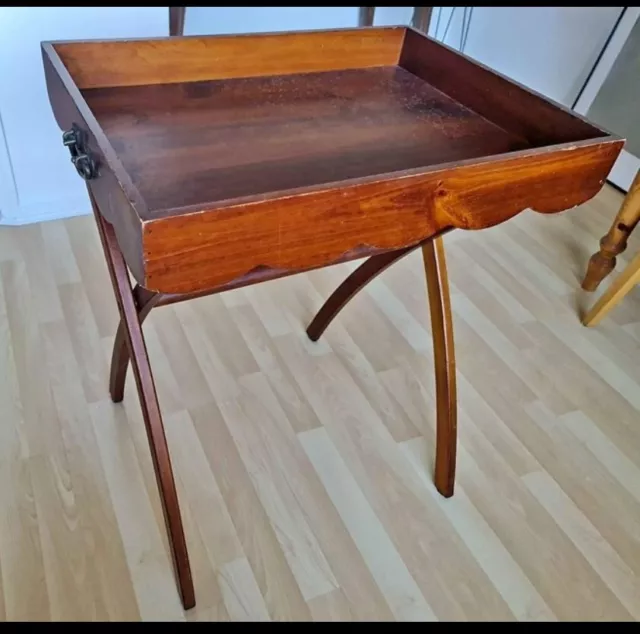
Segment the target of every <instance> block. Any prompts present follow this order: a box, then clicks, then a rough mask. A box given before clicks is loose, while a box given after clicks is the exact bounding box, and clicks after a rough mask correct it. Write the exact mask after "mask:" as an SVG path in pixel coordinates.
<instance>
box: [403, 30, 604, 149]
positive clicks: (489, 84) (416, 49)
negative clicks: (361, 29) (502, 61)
mask: <svg viewBox="0 0 640 634" xmlns="http://www.w3.org/2000/svg"><path fill="white" fill-rule="evenodd" d="M399 64H400V66H402V67H403V68H405V69H406V70H408V71H409V72H411V73H413V74H414V75H417V76H418V77H420V78H422V79H424V80H426V81H428V82H429V83H431V84H432V85H433V86H435V87H436V88H438V89H439V90H441V91H442V92H444V93H445V94H447V95H449V96H450V97H452V98H453V99H455V100H456V101H458V102H459V103H461V104H463V105H464V106H467V107H468V108H471V110H473V111H475V112H476V113H478V114H479V115H481V116H483V117H485V118H486V119H488V120H489V121H492V122H493V123H495V124H497V125H499V126H500V127H502V128H504V129H506V130H509V131H510V132H513V133H515V134H518V135H520V136H522V137H524V138H525V139H527V141H529V142H530V143H531V144H533V145H536V146H542V145H552V144H556V143H567V142H571V141H580V140H585V139H594V138H598V137H603V136H608V133H607V132H605V131H602V130H600V129H599V128H597V127H595V126H593V125H591V124H589V123H588V122H587V121H585V120H583V119H582V118H580V117H578V116H575V115H573V114H572V113H570V112H569V111H568V110H566V109H564V108H563V107H562V106H560V105H559V104H553V103H551V102H550V101H548V100H546V99H545V98H544V97H542V96H541V95H537V94H535V93H534V92H532V91H530V90H529V89H527V88H525V87H524V86H521V85H519V84H517V83H516V82H513V81H511V80H509V79H507V78H506V77H503V76H501V75H499V74H498V73H496V72H494V71H492V70H491V69H489V68H487V67H486V66H484V65H482V64H479V63H478V62H475V61H473V60H472V59H470V58H468V57H466V56H464V55H462V54H460V53H458V52H457V51H454V50H453V49H449V48H448V47H446V46H444V45H442V44H440V43H438V42H436V41H434V40H432V39H430V38H429V37H427V36H425V35H423V34H421V33H418V32H416V31H413V30H410V29H409V30H407V34H406V37H405V40H404V44H403V48H402V52H401V54H400V61H399Z"/></svg>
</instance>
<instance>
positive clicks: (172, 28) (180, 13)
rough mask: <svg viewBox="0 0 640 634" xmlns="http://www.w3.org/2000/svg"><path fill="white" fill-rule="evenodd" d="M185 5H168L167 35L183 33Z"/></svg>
mask: <svg viewBox="0 0 640 634" xmlns="http://www.w3.org/2000/svg"><path fill="white" fill-rule="evenodd" d="M186 10H187V7H169V35H171V36H176V35H183V34H184V18H185V13H186Z"/></svg>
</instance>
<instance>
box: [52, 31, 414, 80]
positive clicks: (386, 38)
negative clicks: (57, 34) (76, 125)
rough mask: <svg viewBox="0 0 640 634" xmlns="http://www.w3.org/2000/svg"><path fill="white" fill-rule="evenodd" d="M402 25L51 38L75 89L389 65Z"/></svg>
mask: <svg viewBox="0 0 640 634" xmlns="http://www.w3.org/2000/svg"><path fill="white" fill-rule="evenodd" d="M404 34H405V29H404V28H399V27H394V28H368V29H338V30H333V31H309V32H295V33H293V32H289V33H287V32H285V33H277V34H250V35H244V34H243V35H233V36H226V35H225V36H209V37H172V38H159V39H145V40H112V41H87V42H68V43H65V42H57V43H54V46H55V49H56V51H57V52H58V54H59V55H60V58H61V59H62V61H63V62H64V64H65V66H66V67H67V69H68V70H69V72H70V73H71V76H72V77H73V79H74V81H75V82H76V85H77V86H78V87H79V88H81V89H86V88H106V87H113V86H140V85H144V84H168V83H176V82H194V81H205V80H211V79H231V78H237V77H261V76H265V75H289V74H294V73H308V72H316V71H328V70H344V69H349V68H368V67H373V66H389V65H395V64H397V62H398V59H399V56H400V49H401V46H402V41H403V38H404Z"/></svg>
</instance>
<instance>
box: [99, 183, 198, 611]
mask: <svg viewBox="0 0 640 634" xmlns="http://www.w3.org/2000/svg"><path fill="white" fill-rule="evenodd" d="M89 196H90V198H91V204H92V207H93V213H94V216H95V219H96V224H97V226H98V232H99V234H100V240H101V242H102V248H103V250H104V255H105V259H106V261H107V267H108V269H109V275H110V276H111V283H112V285H113V290H114V293H115V296H116V301H117V303H118V310H119V312H120V319H121V321H122V323H123V325H124V328H123V332H124V338H125V340H126V343H127V347H128V349H129V355H130V357H131V359H132V365H133V374H134V377H135V380H136V386H137V388H138V395H139V397H140V407H141V409H142V416H143V419H144V424H145V428H146V430H147V437H148V439H149V448H150V450H151V457H152V459H153V469H154V471H155V475H156V481H157V483H158V490H159V493H160V501H161V502H162V511H163V514H164V520H165V524H166V528H167V533H168V535H169V547H170V550H171V555H172V557H173V564H174V569H175V573H176V577H177V581H178V588H179V590H180V598H181V600H182V604H183V605H184V607H185V609H190V608H192V607H193V606H194V605H195V603H196V598H195V592H194V588H193V580H192V578H191V567H190V565H189V554H188V552H187V544H186V541H185V538H184V531H183V528H182V517H181V515H180V506H179V504H178V494H177V491H176V486H175V482H174V479H173V470H172V469H171V459H170V457H169V448H168V446H167V439H166V436H165V433H164V425H163V423H162V417H161V415H160V407H159V405H158V397H157V395H156V388H155V385H154V382H153V375H152V373H151V366H150V365H149V357H148V355H147V348H146V345H145V342H144V337H143V334H142V327H141V325H140V322H139V321H138V314H137V310H136V305H135V302H134V299H133V294H132V292H131V283H130V281H129V274H128V273H127V267H126V264H125V261H124V258H123V256H122V253H121V252H120V249H119V247H118V242H117V239H116V235H115V232H114V231H113V228H112V227H111V225H110V224H109V223H108V222H107V221H106V220H105V219H104V218H103V217H102V215H101V214H100V211H99V210H98V207H97V204H96V201H95V199H94V198H93V196H92V195H91V192H89Z"/></svg>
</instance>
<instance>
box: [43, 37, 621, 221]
mask: <svg viewBox="0 0 640 634" xmlns="http://www.w3.org/2000/svg"><path fill="white" fill-rule="evenodd" d="M364 29H366V30H369V31H371V30H374V31H381V32H384V31H390V30H391V31H393V30H402V31H403V32H404V35H405V36H406V33H407V32H408V31H412V32H414V33H416V34H417V35H419V36H420V37H423V38H426V39H428V40H430V41H432V42H434V43H435V44H436V45H438V46H440V47H443V48H445V49H447V50H449V51H451V52H453V53H454V54H456V55H458V56H460V57H462V58H464V59H466V60H468V61H469V62H471V63H472V64H474V65H475V66H477V67H479V68H481V69H483V70H485V71H487V72H489V73H491V74H493V75H495V76H497V77H500V78H501V79H503V80H504V81H506V82H508V83H510V84H512V85H513V86H515V87H516V88H518V89H519V90H522V91H524V92H527V93H529V94H531V95H533V96H535V97H536V98H537V99H540V100H542V101H544V102H547V103H548V104H549V105H551V106H553V107H554V108H556V109H559V110H561V111H563V112H565V113H566V114H568V115H570V116H571V117H573V118H575V119H578V120H581V121H583V122H585V123H587V124H588V125H589V126H591V127H592V128H594V129H595V130H598V131H599V132H601V133H602V134H601V135H598V136H595V137H593V138H590V139H582V140H579V141H570V142H564V143H552V144H549V145H544V146H538V147H532V148H525V149H523V150H516V151H513V152H502V153H498V154H490V155H487V156H482V157H476V158H470V159H464V160H458V161H451V162H446V163H437V164H432V165H426V166H420V167H415V168H411V169H406V170H396V171H390V172H384V173H380V174H371V175H367V176H361V177H354V178H348V179H341V180H337V181H330V182H325V183H317V184H313V185H306V186H303V187H297V188H293V189H284V190H271V191H268V192H262V193H260V194H251V195H248V196H238V197H233V198H226V199H218V200H213V201H202V202H199V203H193V204H190V205H183V206H178V207H166V208H163V207H153V208H149V206H148V205H147V203H146V200H145V199H144V197H143V196H142V194H141V193H140V191H139V189H138V187H137V186H136V185H135V183H134V181H133V180H132V179H131V177H130V175H129V173H128V172H127V170H126V169H125V167H124V165H123V164H122V161H121V160H120V158H119V157H118V154H117V152H116V151H115V149H114V148H113V146H112V145H111V142H110V141H109V139H108V137H107V135H106V133H105V132H104V130H103V129H102V126H101V125H100V123H99V121H98V120H97V119H96V117H95V116H94V114H93V111H92V110H91V108H90V107H89V105H88V104H87V102H86V101H85V99H84V96H83V95H82V92H81V90H80V89H79V88H78V86H77V85H76V83H75V81H74V79H73V77H72V76H71V74H70V73H69V71H68V70H67V67H66V65H65V64H64V62H63V61H62V59H61V58H60V56H59V55H58V52H57V50H56V46H57V45H73V44H86V43H92V44H101V43H118V42H122V43H131V42H171V41H175V40H176V39H179V38H182V39H194V40H197V39H207V40H217V39H231V38H234V39H236V38H243V37H265V38H268V37H274V36H278V37H282V36H296V35H308V34H314V33H316V34H321V33H333V32H337V33H345V32H353V34H354V37H355V36H356V35H357V33H359V32H362V31H363V30H364ZM41 48H42V51H43V52H44V53H46V54H47V56H48V57H49V58H50V60H51V61H52V62H56V63H55V65H56V66H57V65H58V64H59V65H60V66H61V68H62V69H63V70H64V73H63V74H62V75H61V79H62V81H63V82H64V83H65V85H66V87H67V89H68V90H70V92H71V93H72V95H73V97H74V101H75V102H76V104H77V105H78V107H79V108H80V106H82V108H80V109H81V110H83V111H84V112H82V114H83V116H84V117H85V120H86V121H87V124H89V125H90V126H92V127H94V128H95V130H96V131H97V130H99V131H100V134H99V135H96V142H97V143H98V144H99V145H100V149H101V150H102V152H103V155H104V157H105V160H106V161H107V164H108V165H109V167H110V168H111V169H112V171H113V173H114V175H115V176H116V178H117V180H118V181H119V183H120V185H121V187H122V188H123V190H124V193H125V195H126V196H127V198H128V199H129V201H130V203H131V204H132V206H133V208H134V209H135V210H136V213H137V214H138V216H139V218H140V220H141V221H142V223H143V224H145V223H150V222H154V221H156V220H161V219H163V218H166V217H172V216H187V215H192V214H201V213H203V212H207V211H214V210H217V209H224V208H227V207H235V206H240V205H242V206H247V205H251V204H259V203H262V202H265V201H267V200H278V199H287V198H292V197H302V196H305V195H310V194H316V193H318V192H322V191H329V190H332V189H338V188H340V189H346V188H351V187H356V186H360V185H365V184H368V183H375V182H385V181H397V180H400V179H404V178H411V177H417V176H421V175H426V174H434V173H438V172H441V171H446V170H450V169H453V168H463V167H470V166H474V165H484V164H491V163H495V162H499V161H509V160H517V159H519V158H524V157H528V156H532V155H533V156H535V155H540V154H545V153H549V152H562V151H571V150H575V149H578V148H582V147H589V146H594V145H598V146H601V145H605V144H610V143H622V144H624V142H625V141H626V139H625V138H623V137H621V136H619V135H617V134H615V133H613V132H611V131H609V130H607V129H605V128H603V127H602V126H600V125H596V124H595V123H594V122H592V121H591V120H589V119H588V118H587V117H585V116H583V115H580V114H578V113H577V112H574V111H573V110H571V109H570V108H568V107H566V106H564V105H563V104H561V103H559V102H557V101H555V100H554V99H551V98H550V97H546V96H545V95H542V94H541V93H539V92H538V91H536V90H534V89H532V88H529V87H527V86H525V85H523V84H521V83H520V82H518V81H516V80H514V79H511V78H510V77H507V76H506V75H504V74H503V73H500V72H499V71H496V70H494V69H493V68H490V67H489V66H487V65H486V64H483V63H482V62H479V61H477V60H475V59H474V58H472V57H470V56H469V55H466V54H465V53H462V52H460V51H458V50H456V49H455V48H453V47H451V46H448V45H447V44H444V43H443V42H440V41H439V40H436V39H435V38H432V37H430V36H429V35H427V34H425V33H423V32H422V31H419V30H418V29H415V28H413V27H411V26H408V25H388V26H387V25H385V26H370V27H341V28H332V29H304V30H295V31H269V32H248V33H237V34H236V33H225V34H219V35H186V36H177V37H176V36H160V37H142V38H100V39H89V40H87V39H75V40H43V41H42V42H41ZM58 72H60V68H58ZM320 72H321V71H320ZM64 75H66V77H65V76H64Z"/></svg>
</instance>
